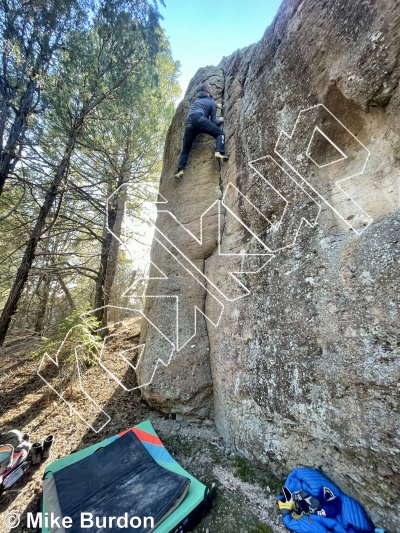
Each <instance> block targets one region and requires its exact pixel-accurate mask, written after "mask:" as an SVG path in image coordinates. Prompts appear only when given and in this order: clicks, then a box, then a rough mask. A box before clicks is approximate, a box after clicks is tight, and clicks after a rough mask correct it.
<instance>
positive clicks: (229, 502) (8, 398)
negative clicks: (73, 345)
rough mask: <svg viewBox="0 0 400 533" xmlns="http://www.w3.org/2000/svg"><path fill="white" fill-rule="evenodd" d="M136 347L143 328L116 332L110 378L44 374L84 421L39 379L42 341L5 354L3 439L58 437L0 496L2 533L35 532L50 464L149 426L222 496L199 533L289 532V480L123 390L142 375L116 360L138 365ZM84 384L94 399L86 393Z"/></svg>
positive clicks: (101, 372)
mask: <svg viewBox="0 0 400 533" xmlns="http://www.w3.org/2000/svg"><path fill="white" fill-rule="evenodd" d="M137 342H138V329H137V324H132V325H131V327H130V328H129V329H126V328H122V329H121V328H120V329H119V330H115V331H113V332H111V335H110V339H109V342H108V343H107V347H106V351H105V352H104V353H103V356H102V360H103V361H105V367H106V369H107V370H108V371H105V368H102V367H100V366H99V365H98V364H95V365H93V366H92V367H90V368H89V369H88V370H87V371H85V372H81V373H79V372H78V370H77V367H76V365H74V364H67V365H64V366H63V367H62V365H60V367H59V368H57V366H56V365H55V364H54V363H53V362H52V361H49V362H48V364H47V365H46V366H45V367H42V370H41V373H42V375H43V376H44V377H45V378H46V381H47V382H48V383H49V384H50V385H51V386H53V387H54V388H55V389H56V390H57V391H58V392H61V391H64V394H63V397H64V398H65V400H66V401H67V402H68V403H69V405H70V406H71V407H73V408H74V409H76V410H77V411H78V413H80V415H81V416H78V415H77V414H76V413H75V412H73V411H71V410H70V408H69V407H68V405H67V404H66V403H65V402H64V401H63V400H62V399H61V398H60V397H58V396H57V394H55V393H54V392H53V391H52V390H51V389H50V387H49V386H48V385H47V384H46V383H45V382H44V381H43V380H42V379H41V378H40V377H39V376H38V374H37V371H38V368H39V364H40V358H38V356H35V355H33V354H32V352H33V351H35V349H37V348H38V347H39V341H37V340H32V338H31V337H25V338H20V339H14V340H11V341H9V342H8V343H6V345H5V346H4V347H3V348H2V349H1V351H0V433H2V432H4V431H7V430H9V429H19V430H21V431H23V432H28V433H29V434H30V440H31V442H35V441H42V440H43V439H44V437H46V436H47V435H54V436H55V442H54V445H53V448H52V454H51V457H50V459H49V460H47V461H46V462H43V463H41V464H39V465H36V466H31V467H30V468H29V470H28V471H27V472H26V473H25V475H24V476H23V477H22V478H21V479H20V480H19V481H18V482H17V483H16V484H14V485H13V486H12V487H11V488H10V489H8V490H5V491H3V492H1V493H0V532H1V533H3V532H4V533H8V532H10V531H13V532H15V533H22V532H24V533H25V532H32V533H34V532H35V531H36V530H35V529H32V528H31V527H30V528H28V527H27V513H28V512H30V513H37V512H39V511H40V509H41V497H42V489H41V479H42V476H43V473H44V469H45V467H46V465H48V464H49V462H51V461H52V460H55V459H58V458H60V457H63V456H65V455H68V454H70V453H72V452H74V451H77V450H80V449H82V448H85V447H87V446H90V445H91V444H94V443H96V442H99V441H101V440H104V439H105V438H107V437H109V436H112V435H114V434H116V433H118V432H120V431H122V430H123V429H125V428H128V427H131V426H133V425H135V424H138V423H139V422H142V421H144V420H148V419H149V420H151V422H152V424H153V426H154V428H155V429H156V431H157V433H158V435H159V436H160V438H161V440H162V441H163V443H164V444H165V446H166V448H167V449H168V451H169V452H170V453H171V454H172V455H173V456H174V457H175V459H176V460H177V461H178V462H179V463H180V464H181V465H182V466H183V467H184V468H185V469H186V470H188V471H189V472H190V473H191V474H193V475H194V476H196V477H197V478H198V479H199V480H200V481H202V482H203V483H204V484H206V485H207V486H208V487H209V488H212V489H213V491H215V492H216V498H215V500H214V502H213V507H212V510H211V511H210V512H209V514H208V515H207V516H206V517H205V518H204V519H203V520H202V522H201V523H200V524H199V525H198V526H197V527H196V528H195V529H194V530H193V532H194V533H200V532H202V533H206V532H208V533H234V532H235V533H238V532H240V533H284V532H286V531H287V529H286V528H285V527H284V526H283V525H282V523H281V519H280V516H279V513H278V510H277V506H276V494H278V492H279V490H280V487H281V486H282V481H283V480H278V479H276V478H274V477H273V476H272V475H271V474H270V473H268V471H267V470H265V468H260V465H251V464H249V463H248V462H247V461H246V460H245V459H244V458H242V457H240V456H238V455H236V454H235V453H233V452H232V451H231V450H229V449H228V448H227V447H226V446H225V444H224V442H223V440H222V439H221V438H220V437H219V435H218V434H217V432H216V429H215V427H214V426H213V425H212V423H210V422H208V423H205V422H202V423H201V422H193V421H189V420H185V419H181V418H179V419H178V420H176V419H175V418H173V417H171V416H169V415H164V414H162V413H160V412H158V411H155V410H154V409H152V408H151V407H149V406H148V405H147V404H146V403H145V402H143V401H142V400H141V397H140V392H139V391H138V390H133V391H131V392H126V390H124V388H123V387H121V386H120V384H123V385H124V386H125V388H126V389H130V388H133V387H134V386H135V376H134V372H133V371H130V372H126V364H122V362H121V361H122V360H121V358H118V357H115V354H116V353H120V352H122V353H123V355H124V356H126V358H127V359H129V358H131V359H129V360H131V362H133V364H134V361H135V359H136V358H137V355H138V353H139V349H140V348H139V349H137V350H136V352H137V353H135V349H132V346H133V345H134V344H135V343H136V344H137ZM52 355H53V354H52ZM110 373H112V374H113V375H114V379H113V377H112V376H111V375H110ZM115 378H116V379H117V380H119V381H120V383H118V382H117V380H116V379H115ZM80 380H81V383H82V384H83V385H84V387H83V388H84V390H86V391H87V392H88V394H89V396H90V397H91V398H92V400H89V399H88V397H87V396H86V395H85V394H83V393H82V390H81V389H80V385H79V384H80ZM93 400H95V401H93ZM71 412H72V414H71ZM105 413H107V415H108V416H109V418H110V419H109V421H108V418H107V416H106V415H105ZM83 419H85V420H86V422H87V423H85V422H84V420H83ZM107 421H108V423H106V422H107ZM88 424H89V425H90V426H92V428H93V429H94V430H95V431H94V430H93V429H91V428H90V427H89V426H88ZM102 426H103V427H102ZM100 428H102V429H100ZM99 429H100V431H99ZM10 513H14V515H13V516H15V517H18V518H19V520H20V522H19V525H18V526H16V527H14V528H12V529H11V528H10V527H9V526H7V525H6V522H7V519H8V518H9V517H10V516H11V515H10Z"/></svg>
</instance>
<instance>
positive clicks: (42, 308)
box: [34, 274, 51, 335]
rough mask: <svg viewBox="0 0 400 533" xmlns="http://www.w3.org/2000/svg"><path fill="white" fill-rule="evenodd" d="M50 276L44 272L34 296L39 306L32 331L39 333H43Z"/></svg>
mask: <svg viewBox="0 0 400 533" xmlns="http://www.w3.org/2000/svg"><path fill="white" fill-rule="evenodd" d="M50 281H51V279H50V276H49V274H45V275H44V276H43V277H42V278H41V280H40V281H39V284H38V287H37V290H36V296H37V297H38V299H39V308H38V311H37V314H36V320H35V326H34V331H35V333H39V334H40V335H41V334H42V333H43V327H44V319H45V317H46V311H47V303H48V301H49V295H50Z"/></svg>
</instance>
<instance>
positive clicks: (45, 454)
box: [42, 435, 54, 459]
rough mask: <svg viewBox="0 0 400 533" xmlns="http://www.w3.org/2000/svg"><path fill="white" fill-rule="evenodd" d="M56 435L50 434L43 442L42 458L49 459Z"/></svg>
mask: <svg viewBox="0 0 400 533" xmlns="http://www.w3.org/2000/svg"><path fill="white" fill-rule="evenodd" d="M53 442H54V437H53V435H48V436H47V437H46V438H45V439H44V441H43V443H42V449H43V451H42V459H48V458H49V457H50V453H51V447H52V446H53Z"/></svg>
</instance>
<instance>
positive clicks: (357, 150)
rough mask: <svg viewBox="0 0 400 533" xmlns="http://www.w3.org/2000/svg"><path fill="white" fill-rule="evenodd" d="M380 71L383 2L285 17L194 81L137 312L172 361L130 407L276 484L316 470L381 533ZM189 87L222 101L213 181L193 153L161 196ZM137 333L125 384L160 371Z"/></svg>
mask: <svg viewBox="0 0 400 533" xmlns="http://www.w3.org/2000/svg"><path fill="white" fill-rule="evenodd" d="M399 57H400V7H399V5H398V3H397V2H395V1H394V0H384V1H381V2H379V3H378V2H375V1H368V0H366V1H358V0H357V1H355V2H348V1H347V0H337V1H326V0H304V1H300V0H291V1H284V2H283V4H282V6H281V9H280V11H279V13H278V15H277V17H276V18H275V21H274V23H273V24H272V25H271V27H270V28H268V29H267V31H266V33H265V35H264V37H263V39H262V40H261V41H260V42H259V43H257V44H256V45H253V46H251V47H248V48H246V49H244V50H241V51H238V52H236V53H234V54H233V55H232V56H230V57H228V58H225V59H223V61H222V62H221V64H220V65H219V66H218V67H207V68H205V69H201V70H199V71H198V73H197V74H196V76H195V78H194V79H193V80H192V83H191V85H190V86H189V89H188V92H187V94H186V95H185V99H184V100H183V102H182V103H181V104H180V106H179V107H178V109H177V113H176V115H175V118H174V120H173V122H172V125H171V128H170V131H169V134H168V138H167V144H166V151H165V159H164V169H163V174H162V177H161V183H160V193H161V194H162V195H163V196H164V197H165V198H166V199H167V200H168V204H165V206H163V207H162V209H164V210H165V211H169V213H168V212H164V213H159V216H158V219H157V227H158V228H159V234H158V238H157V240H155V241H154V243H153V247H152V260H153V262H154V264H155V265H157V266H158V267H160V266H161V265H162V266H163V269H164V274H165V276H166V277H168V279H163V280H160V279H154V280H151V281H150V282H149V286H148V292H147V294H148V295H160V294H164V295H169V297H168V298H164V299H161V298H158V299H149V298H148V299H147V303H146V314H147V317H148V318H149V319H151V320H152V321H153V322H154V323H159V324H161V326H160V327H161V329H162V331H163V332H165V334H167V335H168V336H169V338H171V339H173V342H174V343H175V344H176V345H177V350H176V352H175V354H174V356H173V358H172V360H171V363H170V365H169V366H168V367H167V368H165V369H163V370H161V371H157V373H156V374H155V376H154V379H153V381H152V385H151V386H150V387H148V388H146V389H145V391H144V394H145V397H146V398H147V399H148V400H149V401H150V402H151V403H153V404H154V405H156V406H158V407H160V408H162V409H164V410H166V411H168V412H176V413H183V414H192V415H195V416H200V417H203V418H206V417H213V416H215V422H216V424H217V427H218V429H219V431H220V432H221V434H222V435H223V437H224V439H225V441H226V442H227V443H229V445H230V446H231V447H232V448H235V449H236V450H238V451H240V452H241V453H243V454H244V455H246V456H248V457H249V458H253V459H255V460H261V461H263V462H266V463H269V464H270V465H272V466H273V468H274V469H275V471H276V472H277V473H280V474H282V475H285V474H287V473H288V471H289V470H290V469H291V468H293V467H294V466H296V465H299V464H303V465H307V466H313V467H321V468H322V469H323V471H324V472H325V473H326V474H327V475H328V476H330V477H331V478H332V479H333V480H334V481H335V482H337V483H338V484H339V485H340V486H341V488H342V489H343V490H345V491H348V492H349V493H350V494H352V495H353V496H355V497H356V498H358V499H359V500H360V501H361V502H362V503H363V504H364V505H365V506H366V507H367V508H368V510H369V511H370V514H371V516H372V518H373V519H374V520H375V522H376V525H377V526H380V527H385V528H386V529H387V531H389V532H392V533H395V532H397V531H399V530H400V519H399V516H400V504H399V502H400V498H399V494H400V457H399V451H400V416H399V405H400V384H399V381H400V380H399V376H400V358H399V356H400V326H399V324H400V315H399V303H400V302H399V300H400V271H399V263H400V246H399V241H400V209H399V208H400V203H399V201H400V168H399V165H400V163H399V159H400V155H399V154H400V121H399V111H400V89H399V79H400V63H399ZM205 79H210V81H211V83H212V84H213V85H214V86H215V87H216V89H217V97H218V99H219V100H220V101H223V103H224V116H225V121H226V126H225V129H226V134H227V139H228V144H227V147H228V151H229V153H230V160H229V162H228V163H227V164H226V165H224V166H223V167H221V168H220V166H219V165H218V163H216V162H215V161H214V160H213V142H212V140H210V138H207V137H203V138H199V139H198V141H197V142H196V145H195V146H194V148H193V150H192V152H191V156H190V159H189V164H188V167H187V172H186V174H185V177H184V180H183V182H182V183H176V182H175V181H174V179H173V173H174V170H175V167H176V164H177V161H178V157H179V151H180V148H181V141H182V134H183V124H184V119H185V115H186V111H187V109H188V107H189V105H190V103H191V101H192V100H193V98H194V96H195V91H196V89H197V87H198V85H199V84H200V83H201V82H202V81H204V80H205ZM283 132H285V133H283ZM340 180H345V181H342V182H341V183H339V185H340V187H339V186H338V185H337V184H336V183H337V182H338V181H339V182H340ZM171 213H172V214H173V215H174V216H172V215H171ZM181 225H183V227H182V226H181ZM183 228H186V229H188V230H190V231H191V233H192V235H189V234H188V233H185V231H184V229H183ZM156 237H157V233H156ZM178 250H181V252H184V253H183V254H182V253H180V252H179V251H178ZM183 255H184V256H185V257H184V258H183ZM155 272H156V270H155V269H154V268H153V276H154V277H156V275H155ZM231 272H234V273H235V274H234V276H232V275H231ZM175 296H177V297H179V310H180V313H179V314H178V319H177V314H176V298H175V299H174V298H172V297H175ZM196 306H197V308H198V311H197V312H196V313H195V311H194V308H195V307H196ZM195 316H196V321H195V320H194V317H195ZM176 319H177V320H176ZM176 329H178V333H176ZM145 333H146V332H144V335H143V337H144V340H145V341H146V352H145V355H144V359H143V362H142V364H141V367H140V372H139V378H140V379H141V382H142V383H145V382H146V379H148V377H149V375H150V373H151V371H152V368H154V364H155V361H156V359H157V358H158V357H160V356H161V357H162V348H161V344H160V343H159V342H158V340H157V339H156V338H148V337H146V336H145ZM150 337H151V336H150ZM187 339H189V340H188V342H187V344H186V345H185V346H184V343H185V341H187ZM180 346H184V347H183V348H182V349H179V348H180ZM213 410H214V412H213Z"/></svg>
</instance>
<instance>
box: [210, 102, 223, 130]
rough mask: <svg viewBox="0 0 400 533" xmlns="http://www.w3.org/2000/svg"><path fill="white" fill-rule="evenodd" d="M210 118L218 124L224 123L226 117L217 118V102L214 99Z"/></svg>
mask: <svg viewBox="0 0 400 533" xmlns="http://www.w3.org/2000/svg"><path fill="white" fill-rule="evenodd" d="M210 120H211V122H214V124H216V125H217V126H219V125H220V124H222V122H223V121H224V119H221V118H217V104H216V103H215V101H214V100H212V101H211V112H210Z"/></svg>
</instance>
